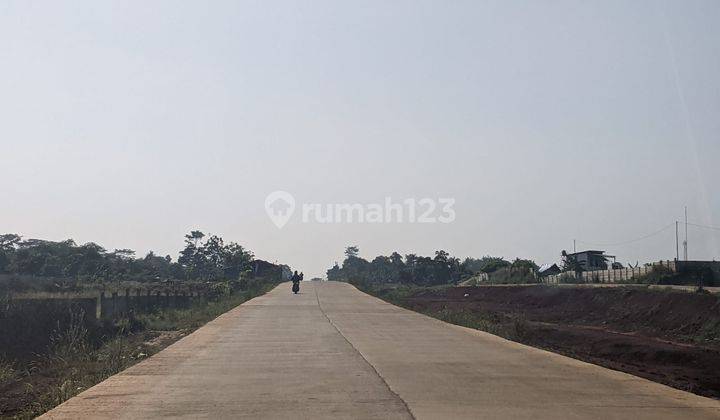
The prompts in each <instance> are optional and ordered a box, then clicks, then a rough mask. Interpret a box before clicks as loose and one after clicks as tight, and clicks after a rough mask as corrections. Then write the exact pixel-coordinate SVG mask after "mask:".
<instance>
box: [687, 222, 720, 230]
mask: <svg viewBox="0 0 720 420" xmlns="http://www.w3.org/2000/svg"><path fill="white" fill-rule="evenodd" d="M686 223H687V224H688V225H690V226H695V227H700V228H705V229H713V230H720V227H717V226H708V225H699V224H697V223H690V222H686Z"/></svg>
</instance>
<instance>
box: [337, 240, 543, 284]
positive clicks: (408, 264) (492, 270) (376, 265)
mask: <svg viewBox="0 0 720 420" xmlns="http://www.w3.org/2000/svg"><path fill="white" fill-rule="evenodd" d="M359 253H360V250H359V249H358V247H357V246H349V247H347V248H346V249H345V260H344V261H343V262H342V265H340V264H338V263H335V265H334V266H333V267H332V268H330V269H329V270H328V271H327V279H328V280H334V281H345V282H351V283H352V282H364V283H373V284H379V283H399V284H415V285H422V286H434V285H442V284H457V283H459V282H461V281H463V280H465V279H467V278H470V277H472V276H474V275H476V274H478V273H488V274H494V275H497V276H498V277H501V276H502V277H505V278H507V277H513V276H514V277H516V278H517V277H522V278H523V279H527V278H533V276H534V273H535V272H536V271H537V269H538V266H537V264H535V262H534V261H532V260H529V259H520V258H516V259H515V260H514V261H512V262H511V261H508V260H506V259H504V258H502V257H491V256H484V257H482V258H465V260H463V261H460V259H458V258H457V257H452V256H450V254H449V253H447V252H446V251H444V250H438V251H435V256H434V257H423V256H418V255H416V254H406V255H405V256H404V257H403V256H402V255H400V254H399V253H397V252H393V253H392V254H390V255H389V256H383V255H381V256H377V257H375V258H374V259H373V260H372V261H368V260H366V259H364V258H362V257H360V256H359Z"/></svg>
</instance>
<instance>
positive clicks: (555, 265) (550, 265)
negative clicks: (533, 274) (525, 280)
mask: <svg viewBox="0 0 720 420" xmlns="http://www.w3.org/2000/svg"><path fill="white" fill-rule="evenodd" d="M553 266H554V267H555V268H557V269H558V270H559V269H560V267H558V265H557V264H555V263H552V264H543V265H541V266H540V268H538V273H543V272H545V271H547V270H549V269H551V268H553Z"/></svg>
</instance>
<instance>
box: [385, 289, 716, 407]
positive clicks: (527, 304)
mask: <svg viewBox="0 0 720 420" xmlns="http://www.w3.org/2000/svg"><path fill="white" fill-rule="evenodd" d="M381 297H382V296H381ZM396 300H397V301H396V302H395V303H399V304H401V305H402V306H405V307H407V308H409V309H413V310H416V311H419V312H423V313H427V314H429V315H433V316H437V317H439V318H444V319H446V320H449V321H450V322H455V321H454V320H457V319H460V320H461V322H455V323H460V324H466V326H474V327H476V328H479V329H489V330H491V332H494V333H498V334H500V335H505V336H507V337H508V338H511V339H513V340H516V341H520V342H523V343H525V344H529V345H532V346H535V347H540V348H544V349H548V350H551V351H553V352H556V353H561V354H564V355H567V356H570V357H573V358H576V359H580V360H584V361H588V362H591V363H595V364H598V365H602V366H605V367H608V368H611V369H616V370H620V371H624V372H628V373H631V374H633V375H636V376H640V377H643V378H647V379H650V380H653V381H656V382H660V383H664V384H667V385H670V386H672V387H675V388H679V389H682V390H686V391H690V392H693V393H696V394H700V395H704V396H709V397H713V398H720V298H718V296H715V295H711V294H707V293H688V292H679V291H662V290H648V289H647V288H638V287H623V288H607V289H605V288H602V289H601V288H592V289H591V288H567V287H563V288H560V287H548V286H528V287H498V286H494V287H456V288H447V289H431V290H421V291H418V292H415V293H411V294H410V295H409V296H404V297H400V298H399V299H396ZM438 314H441V316H438ZM458 314H462V316H460V317H458ZM468 317H470V318H468ZM468 319H474V320H475V321H467V320H468ZM484 326H485V327H487V326H490V327H491V328H484ZM503 332H508V333H503Z"/></svg>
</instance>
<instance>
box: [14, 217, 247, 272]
mask: <svg viewBox="0 0 720 420" xmlns="http://www.w3.org/2000/svg"><path fill="white" fill-rule="evenodd" d="M184 245H185V246H184V248H183V250H182V251H180V256H179V257H178V259H177V261H173V259H172V257H171V256H170V255H166V256H164V257H163V256H159V255H156V254H155V253H154V252H152V251H150V252H149V253H148V254H147V255H145V256H144V257H140V258H136V257H135V251H133V250H130V249H115V250H113V251H108V250H106V249H105V248H103V247H101V246H100V245H98V244H96V243H94V242H88V243H86V244H82V245H78V244H76V243H75V241H73V240H72V239H68V240H65V241H60V242H54V241H46V240H41V239H23V238H22V237H21V236H20V235H17V234H3V235H0V273H3V274H22V275H33V276H40V277H64V278H74V279H79V280H86V281H90V282H92V281H107V280H111V279H112V280H138V281H157V280H164V279H175V280H198V281H219V280H235V279H238V278H239V277H241V275H244V274H249V273H250V272H251V269H252V262H253V261H254V259H255V257H254V255H253V253H252V252H251V251H249V250H247V249H245V248H244V247H242V246H241V245H239V244H237V243H235V242H229V243H225V242H224V240H223V239H222V238H221V237H219V236H216V235H211V236H206V235H205V234H204V233H203V232H201V231H198V230H194V231H192V232H190V233H188V234H187V235H185V238H184Z"/></svg>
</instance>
